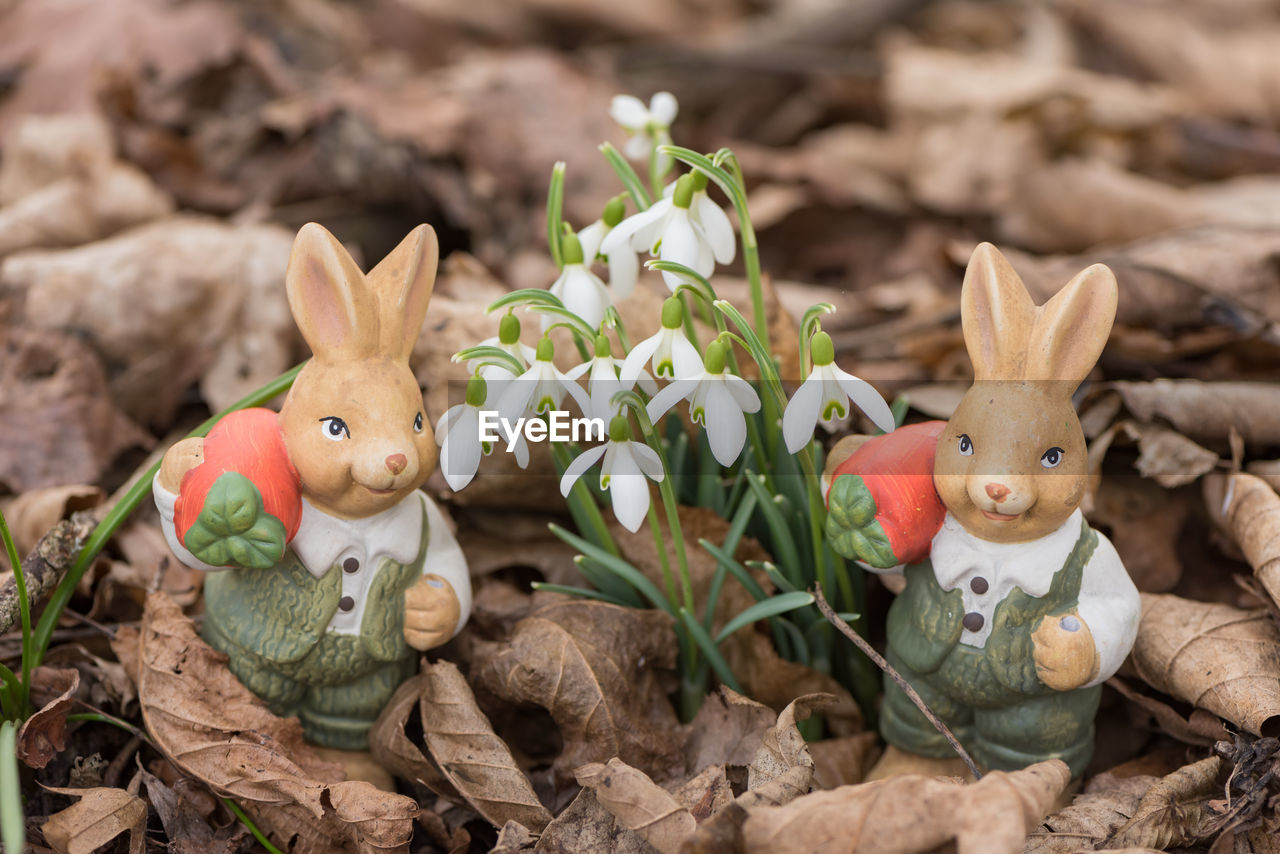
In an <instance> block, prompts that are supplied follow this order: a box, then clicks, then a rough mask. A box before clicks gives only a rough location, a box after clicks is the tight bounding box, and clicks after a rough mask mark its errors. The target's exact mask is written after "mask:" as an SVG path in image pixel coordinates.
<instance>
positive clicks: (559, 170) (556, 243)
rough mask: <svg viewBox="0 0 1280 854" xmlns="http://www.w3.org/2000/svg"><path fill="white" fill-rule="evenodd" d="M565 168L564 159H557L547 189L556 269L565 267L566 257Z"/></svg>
mask: <svg viewBox="0 0 1280 854" xmlns="http://www.w3.org/2000/svg"><path fill="white" fill-rule="evenodd" d="M564 170H565V163H564V161H563V160H558V161H556V165H555V166H553V167H551V186H550V187H549V188H548V189H547V246H548V247H550V249H551V258H552V260H554V261H555V262H556V269H557V270H563V269H564V257H563V255H562V254H561V252H560V223H561V221H562V219H563V209H564Z"/></svg>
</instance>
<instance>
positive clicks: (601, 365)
mask: <svg viewBox="0 0 1280 854" xmlns="http://www.w3.org/2000/svg"><path fill="white" fill-rule="evenodd" d="M618 368H619V365H618V361H617V360H616V359H614V358H613V348H612V347H610V345H609V339H608V338H607V337H605V336H604V335H603V334H602V335H597V336H596V351H595V358H593V359H592V360H591V361H589V362H583V363H582V364H581V365H578V367H576V368H572V369H570V370H568V371H565V376H566V377H568V378H569V379H571V380H576V379H577V378H578V377H580V376H582V375H583V374H585V373H587V371H590V372H591V373H590V374H588V375H587V393H588V394H589V395H590V396H591V411H590V412H589V413H583V414H585V415H590V416H592V417H594V418H602V419H604V420H605V421H609V420H610V419H612V418H613V417H614V416H615V415H620V414H621V408H620V407H619V406H618V405H616V404H614V403H613V396H614V395H615V394H617V393H618V392H620V391H629V390H630V389H631V387H632V386H633V385H635V384H636V379H637V378H636V377H633V378H632V379H631V381H630V382H626V383H624V382H623V381H622V380H621V379H619V378H618ZM638 379H639V381H640V386H641V388H643V389H644V390H645V391H647V392H648V393H649V394H653V393H654V392H656V391H657V390H658V385H657V383H655V382H654V381H653V377H651V376H649V372H648V371H646V370H645V369H644V368H643V367H642V368H641V369H640V372H639V374H638Z"/></svg>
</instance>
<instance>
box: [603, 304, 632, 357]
mask: <svg viewBox="0 0 1280 854" xmlns="http://www.w3.org/2000/svg"><path fill="white" fill-rule="evenodd" d="M604 325H605V326H606V327H611V328H613V329H614V330H615V331H617V333H618V343H619V344H621V345H622V357H623V358H624V359H625V358H626V357H627V354H628V353H630V352H631V337H630V336H629V335H627V327H626V326H625V325H624V324H623V322H622V315H620V314H618V310H617V309H616V308H614V307H613V306H609V307H608V308H607V309H605V312H604Z"/></svg>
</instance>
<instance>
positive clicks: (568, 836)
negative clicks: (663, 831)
mask: <svg viewBox="0 0 1280 854" xmlns="http://www.w3.org/2000/svg"><path fill="white" fill-rule="evenodd" d="M534 850H535V851H537V852H538V853H539V854H597V852H600V851H609V852H611V854H655V851H656V850H655V849H654V847H653V846H652V845H650V844H649V843H648V842H645V841H644V839H642V838H641V837H640V835H639V834H638V833H634V832H632V831H630V830H628V829H627V828H625V827H623V826H622V824H621V823H620V822H619V821H618V820H617V819H616V818H614V817H613V813H611V812H609V811H608V810H606V809H605V808H604V807H603V806H601V805H600V802H599V801H598V800H597V799H596V793H595V791H593V790H592V789H583V790H582V791H580V792H578V796H577V797H576V798H574V799H573V803H571V804H569V806H567V807H565V809H564V810H563V811H561V813H560V814H559V815H558V816H556V817H555V820H554V821H552V822H551V823H550V824H548V825H547V829H546V830H544V831H543V832H542V836H540V837H538V844H537V846H535V848H534Z"/></svg>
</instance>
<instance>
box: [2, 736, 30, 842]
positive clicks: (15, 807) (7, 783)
mask: <svg viewBox="0 0 1280 854" xmlns="http://www.w3.org/2000/svg"><path fill="white" fill-rule="evenodd" d="M17 736H18V724H17V722H16V721H5V722H4V723H2V724H0V842H4V850H5V851H25V850H26V847H27V828H26V820H25V819H24V818H23V817H22V791H21V789H19V787H18V751H17Z"/></svg>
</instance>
